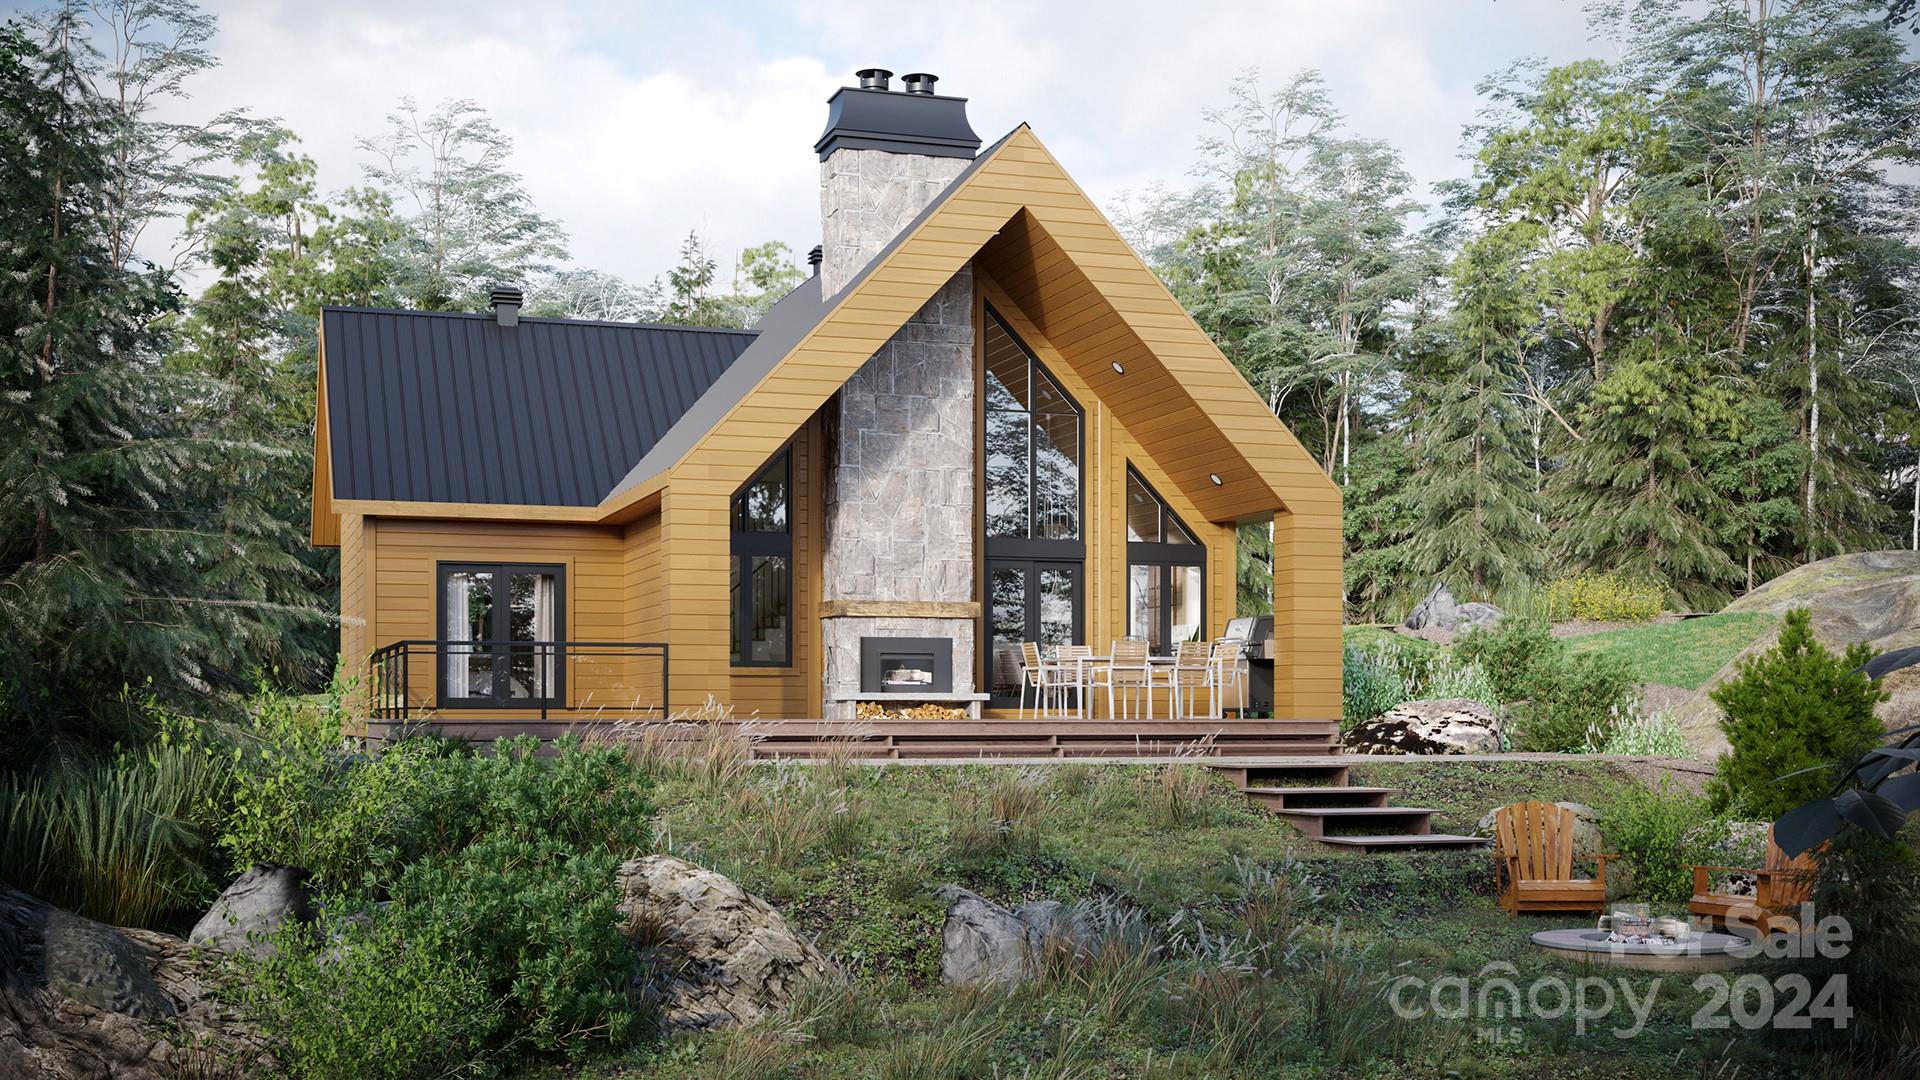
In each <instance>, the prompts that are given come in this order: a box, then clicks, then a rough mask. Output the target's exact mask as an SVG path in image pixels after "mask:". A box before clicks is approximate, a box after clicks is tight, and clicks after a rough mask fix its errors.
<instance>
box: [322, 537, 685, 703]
mask: <svg viewBox="0 0 1920 1080" xmlns="http://www.w3.org/2000/svg"><path fill="white" fill-rule="evenodd" d="M368 520H369V524H370V525H371V526H376V527H372V528H370V529H369V541H368V543H367V544H366V545H365V550H366V556H365V566H364V568H363V571H364V573H365V575H366V578H367V581H368V583H369V584H368V587H369V588H370V589H371V594H370V595H371V598H372V611H373V614H374V618H373V619H371V620H369V627H368V637H367V639H366V645H367V648H365V649H362V650H360V656H361V662H362V663H363V664H364V662H365V654H366V652H367V651H368V650H370V649H377V648H380V647H381V646H384V645H388V644H391V643H392V642H395V641H405V640H435V639H438V638H442V637H445V634H444V633H443V632H442V628H441V627H439V626H438V625H436V621H435V620H436V617H437V611H438V606H439V597H438V589H439V564H441V563H443V562H505V563H551V564H554V565H557V566H561V567H564V568H565V572H566V586H565V597H564V607H565V620H566V624H565V628H564V634H565V638H566V639H567V640H570V641H604V642H621V641H632V640H636V636H635V633H634V631H635V630H636V629H638V627H636V625H635V623H634V621H633V620H632V619H631V618H630V615H631V613H633V612H634V611H635V606H634V605H633V603H632V602H631V599H632V598H631V596H630V593H629V588H628V586H629V578H628V575H627V556H628V551H629V547H630V544H629V539H628V536H627V531H628V530H623V529H622V528H620V527H617V526H614V527H608V526H586V525H538V524H516V523H504V522H477V521H459V522H454V521H422V520H408V519H402V518H373V519H368ZM640 524H641V523H636V525H640ZM640 531H642V532H644V526H642V527H641V529H640ZM342 554H343V558H344V556H345V552H344V551H343V553H342ZM346 573H347V570H346V569H345V567H343V568H342V575H343V578H344V576H345V574H346ZM642 607H644V605H642ZM650 640H658V639H657V638H655V639H650ZM421 659H422V658H421V657H419V656H416V657H415V658H414V663H413V670H412V672H411V677H410V680H409V685H408V697H409V700H410V701H411V702H413V703H414V704H416V705H421V704H427V705H430V704H431V703H432V702H433V701H434V699H435V694H436V688H435V669H434V665H432V664H423V663H421V662H420V661H421ZM656 681H657V680H656V678H655V677H654V675H653V674H652V672H651V671H650V670H646V669H645V665H642V664H636V663H634V662H633V661H631V660H630V659H628V658H624V657H599V656H579V657H573V658H569V660H568V662H567V667H566V687H565V689H566V705H567V708H565V709H559V710H550V713H551V715H553V716H555V717H556V718H566V717H572V718H578V719H587V718H591V717H593V716H595V715H596V714H598V713H601V712H605V711H612V710H618V709H621V708H623V707H626V706H629V705H631V704H633V703H634V702H635V701H636V700H637V699H643V698H644V699H646V703H649V704H650V703H651V697H652V695H653V688H654V685H655V683H656ZM531 712H532V710H527V713H528V714H530V713H531ZM441 715H443V716H446V717H448V718H456V717H464V718H471V719H477V720H485V719H491V718H493V717H495V716H498V717H500V718H502V719H505V718H508V717H520V716H522V715H523V714H522V713H520V712H495V711H493V710H476V709H466V710H448V711H447V712H445V713H442V714H441Z"/></svg>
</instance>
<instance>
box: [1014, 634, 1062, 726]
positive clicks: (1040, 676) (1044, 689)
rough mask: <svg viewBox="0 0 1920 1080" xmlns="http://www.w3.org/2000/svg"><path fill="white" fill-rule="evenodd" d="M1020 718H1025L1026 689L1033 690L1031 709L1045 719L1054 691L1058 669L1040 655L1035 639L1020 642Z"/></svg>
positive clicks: (1038, 645)
mask: <svg viewBox="0 0 1920 1080" xmlns="http://www.w3.org/2000/svg"><path fill="white" fill-rule="evenodd" d="M1020 660H1021V663H1020V719H1022V720H1025V719H1026V718H1027V691H1029V690H1031V691H1033V711H1034V713H1035V714H1036V715H1038V716H1039V717H1040V718H1042V719H1045V718H1046V716H1047V711H1048V702H1049V700H1050V699H1051V697H1052V695H1053V694H1054V692H1055V683H1056V682H1057V678H1058V675H1059V670H1058V669H1057V668H1056V667H1055V666H1054V665H1053V664H1051V663H1049V662H1048V661H1047V660H1045V659H1044V658H1042V657H1041V655H1040V644H1039V642H1035V641H1023V642H1021V643H1020Z"/></svg>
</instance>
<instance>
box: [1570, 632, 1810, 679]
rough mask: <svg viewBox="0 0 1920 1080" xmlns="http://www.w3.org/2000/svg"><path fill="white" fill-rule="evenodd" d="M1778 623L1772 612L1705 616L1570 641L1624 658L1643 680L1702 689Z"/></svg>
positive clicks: (1577, 649) (1575, 646)
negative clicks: (1703, 685) (1717, 672)
mask: <svg viewBox="0 0 1920 1080" xmlns="http://www.w3.org/2000/svg"><path fill="white" fill-rule="evenodd" d="M1774 621H1775V617H1774V616H1772V615H1766V614H1737V615H1704V616H1701V617H1700V618H1697V619H1682V620H1680V621H1678V622H1669V623H1654V624H1651V625H1647V626H1632V627H1628V628H1626V629H1624V630H1609V631H1606V632H1604V633H1599V634H1589V635H1586V636H1584V637H1577V638H1571V639H1569V644H1571V645H1572V646H1573V650H1574V651H1575V652H1597V653H1605V654H1608V655H1611V656H1617V657H1619V658H1620V659H1622V660H1624V661H1625V662H1626V664H1627V667H1628V670H1630V671H1632V672H1633V677H1634V678H1635V679H1636V680H1638V681H1640V682H1643V683H1664V684H1666V685H1668V686H1683V687H1685V688H1687V689H1689V690H1698V689H1699V688H1700V686H1701V685H1702V684H1703V683H1705V682H1706V681H1707V680H1708V679H1709V678H1712V677H1713V673H1714V672H1716V671H1719V670H1720V669H1721V668H1723V667H1725V666H1727V663H1728V662H1729V661H1731V660H1732V659H1733V658H1734V657H1735V656H1738V655H1739V654H1740V650H1742V649H1744V648H1746V647H1747V646H1749V645H1751V644H1753V642H1754V640H1755V639H1756V638H1758V637H1759V636H1760V635H1761V634H1763V633H1765V632H1766V630H1767V628H1768V627H1770V626H1772V625H1773V624H1774Z"/></svg>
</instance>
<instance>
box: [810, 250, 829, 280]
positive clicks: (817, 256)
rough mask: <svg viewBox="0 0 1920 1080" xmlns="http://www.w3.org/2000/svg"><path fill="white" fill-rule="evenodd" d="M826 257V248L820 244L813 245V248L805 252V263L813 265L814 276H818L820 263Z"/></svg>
mask: <svg viewBox="0 0 1920 1080" xmlns="http://www.w3.org/2000/svg"><path fill="white" fill-rule="evenodd" d="M826 258H827V249H826V248H825V247H824V246H822V245H820V244H815V245H813V250H812V251H809V252H807V265H808V266H811V267H813V276H814V277H819V276H820V264H821V263H823V262H825V261H826Z"/></svg>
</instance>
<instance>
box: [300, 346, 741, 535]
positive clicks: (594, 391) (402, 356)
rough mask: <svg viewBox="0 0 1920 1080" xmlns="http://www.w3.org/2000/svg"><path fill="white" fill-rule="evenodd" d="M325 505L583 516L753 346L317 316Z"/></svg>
mask: <svg viewBox="0 0 1920 1080" xmlns="http://www.w3.org/2000/svg"><path fill="white" fill-rule="evenodd" d="M321 335H322V336H321V340H322V342H323V349H322V353H323V356H324V360H325V363H326V372H325V376H324V378H325V385H326V388H327V389H326V393H327V397H328V402H327V404H328V409H327V432H326V436H327V439H326V441H327V443H328V446H329V448H330V450H331V453H330V461H329V465H330V468H331V470H332V472H331V483H332V490H331V498H332V499H333V500H342V499H359V500H380V501H402V502H433V503H489V504H517V505H544V506H583V507H584V506H593V505H595V504H597V503H599V502H600V500H601V499H602V498H604V497H605V496H606V494H607V493H608V492H609V491H611V490H613V487H614V484H615V483H616V482H617V481H618V480H619V479H620V478H621V477H622V476H623V475H625V474H626V472H627V470H628V469H629V468H631V467H632V465H633V463H634V462H635V461H638V460H640V459H641V458H642V457H644V456H645V455H646V453H647V451H648V450H650V449H651V448H652V447H653V446H654V444H655V443H656V442H658V441H659V439H660V437H661V436H662V435H663V434H665V433H666V432H667V431H668V430H669V429H670V428H672V426H673V425H674V423H675V422H676V421H678V420H679V419H680V417H681V415H682V414H683V413H685V412H686V410H687V409H688V408H689V407H690V406H691V405H693V403H694V402H695V401H697V400H698V399H699V398H700V396H701V395H702V394H704V393H705V392H706V391H707V389H708V388H709V387H710V386H711V385H712V384H713V382H714V380H716V379H718V378H720V377H721V375H722V374H723V373H725V371H726V370H727V368H728V366H729V365H731V364H732V363H733V362H734V361H735V360H737V359H738V358H739V357H740V355H741V354H742V353H743V352H745V351H746V349H747V347H748V346H749V345H751V344H752V343H753V339H754V334H753V333H752V332H751V331H741V330H712V329H706V328H701V327H685V326H655V325H647V324H637V323H605V322H587V321H581V320H568V319H539V318H522V319H520V320H519V324H518V325H517V326H512V327H503V326H501V325H499V323H498V322H497V321H496V320H495V318H494V317H493V316H492V315H490V314H488V315H472V314H453V313H440V312H418V311H386V310H370V309H364V308H327V309H325V311H323V312H322V314H321Z"/></svg>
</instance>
